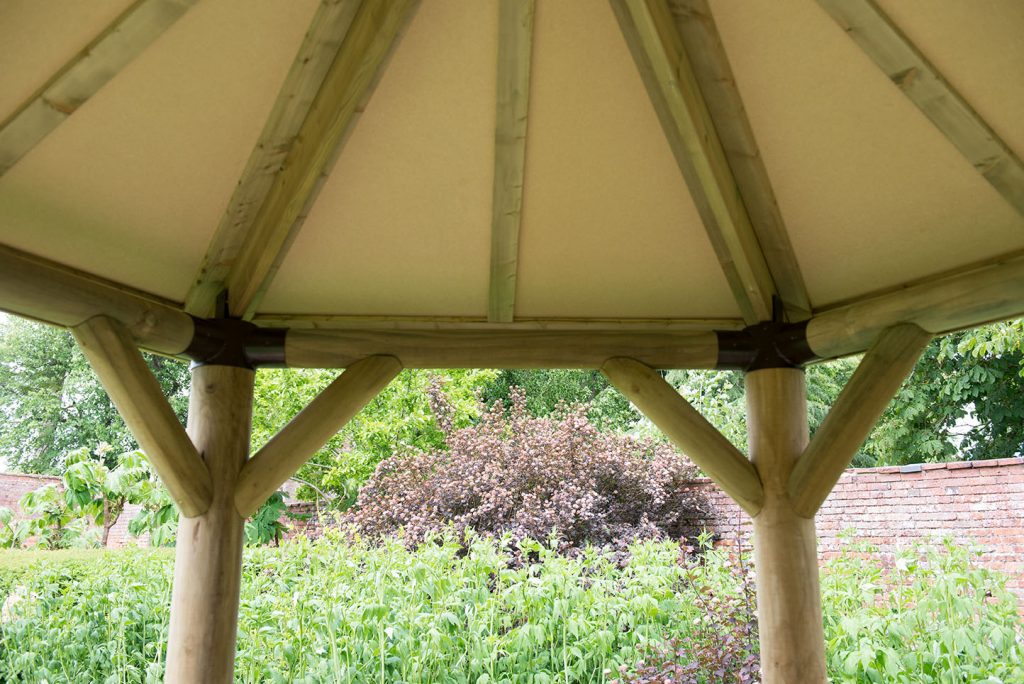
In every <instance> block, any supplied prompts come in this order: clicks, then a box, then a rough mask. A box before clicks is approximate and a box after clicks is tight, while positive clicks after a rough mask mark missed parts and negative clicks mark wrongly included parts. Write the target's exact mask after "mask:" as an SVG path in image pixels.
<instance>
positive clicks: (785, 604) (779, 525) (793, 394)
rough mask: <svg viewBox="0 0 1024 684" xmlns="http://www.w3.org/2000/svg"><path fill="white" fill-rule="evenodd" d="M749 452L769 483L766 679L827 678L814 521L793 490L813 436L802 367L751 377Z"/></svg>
mask: <svg viewBox="0 0 1024 684" xmlns="http://www.w3.org/2000/svg"><path fill="white" fill-rule="evenodd" d="M746 394H747V425H748V430H749V446H750V458H751V460H752V461H753V463H754V465H755V467H756V468H757V470H758V473H759V474H760V477H761V482H762V485H763V487H764V503H763V506H762V507H761V510H760V511H759V512H758V513H757V515H756V516H754V519H753V520H754V559H755V561H754V562H755V568H756V569H757V618H758V630H759V633H760V639H761V669H762V673H763V676H764V679H763V681H764V684H819V683H823V682H826V681H827V679H826V676H825V636H824V631H823V628H822V615H821V593H820V589H819V585H818V554H817V540H816V538H815V531H814V519H813V518H806V517H802V516H800V515H798V514H797V513H796V511H795V510H794V508H793V505H792V503H791V501H790V498H789V495H788V493H787V483H788V481H789V476H790V472H791V471H792V469H793V466H794V464H795V463H796V461H797V459H798V458H799V457H800V455H801V454H802V453H803V451H804V449H805V447H806V446H807V442H808V428H807V392H806V389H805V384H804V372H803V370H802V369H799V368H765V369H761V370H755V371H750V372H749V373H747V376H746Z"/></svg>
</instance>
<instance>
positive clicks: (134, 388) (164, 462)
mask: <svg viewBox="0 0 1024 684" xmlns="http://www.w3.org/2000/svg"><path fill="white" fill-rule="evenodd" d="M72 332H73V333H74V335H75V340H76V341H77V342H78V346H79V347H81V349H82V353H83V354H85V358H87V359H88V360H89V365H90V366H92V369H93V370H94V371H95V372H96V375H97V376H98V377H99V379H100V382H102V383H103V387H104V388H105V389H106V390H107V394H109V395H110V399H111V400H112V401H113V402H114V405H115V406H116V407H117V411H118V413H120V414H121V417H122V418H124V422H125V423H126V424H127V425H128V427H129V428H130V429H131V431H132V434H133V435H135V439H137V440H138V442H139V445H141V446H142V449H143V451H145V452H146V456H147V458H149V462H150V463H152V464H153V468H154V470H156V473H157V475H159V476H160V480H161V481H162V482H163V483H164V485H165V486H166V487H167V491H169V492H170V494H171V498H172V499H174V501H175V503H177V504H178V508H179V509H180V510H181V513H182V515H184V516H186V517H189V518H192V517H195V516H197V515H202V514H203V513H204V512H206V509H207V508H209V506H210V501H211V497H212V495H213V494H212V492H213V489H212V485H211V482H210V473H209V471H208V470H207V467H206V464H205V463H204V462H203V459H202V457H201V456H200V455H199V454H198V453H197V452H196V449H195V447H194V446H193V445H192V440H190V439H189V436H188V434H187V433H186V432H185V428H184V427H182V425H181V423H179V422H178V417H177V416H176V415H174V411H173V410H171V405H170V404H168V403H167V399H166V398H165V397H164V395H163V392H162V391H161V390H160V385H159V383H157V381H156V378H155V377H153V374H152V373H150V372H149V367H148V366H146V362H145V360H144V359H143V358H142V354H140V353H139V350H138V349H136V347H135V341H134V340H133V339H132V336H131V334H130V333H129V332H128V330H127V329H126V328H125V327H124V326H123V325H121V324H120V323H118V322H117V321H115V320H114V319H112V318H107V317H106V316H97V317H95V318H90V319H89V320H87V321H85V322H84V323H82V324H80V325H78V326H76V327H74V328H73V329H72Z"/></svg>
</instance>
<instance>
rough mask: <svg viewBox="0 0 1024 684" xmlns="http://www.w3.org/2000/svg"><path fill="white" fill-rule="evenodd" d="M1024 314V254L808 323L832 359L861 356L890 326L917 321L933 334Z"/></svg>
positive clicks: (812, 337) (810, 334)
mask: <svg viewBox="0 0 1024 684" xmlns="http://www.w3.org/2000/svg"><path fill="white" fill-rule="evenodd" d="M1022 315H1024V254H1022V253H1020V252H1017V253H1015V254H1011V255H1007V256H1006V257H1002V258H999V259H994V260H992V261H990V262H988V263H986V264H984V265H979V266H978V267H976V268H972V269H970V270H967V271H964V272H961V273H955V274H952V275H946V276H942V277H939V278H936V279H933V280H925V281H922V282H919V283H917V284H914V285H911V286H908V287H906V288H903V289H900V290H895V291H892V292H887V293H885V294H881V295H878V296H875V297H867V298H864V299H861V300H858V301H855V302H853V303H850V304H845V305H843V306H839V307H836V308H834V309H830V310H826V311H823V312H821V313H819V314H817V315H816V316H815V317H814V318H812V319H811V320H810V321H809V322H808V324H807V343H808V345H810V348H811V349H812V350H813V351H814V353H815V354H817V355H818V356H820V357H822V358H826V359H831V358H835V357H838V356H846V355H848V354H858V353H860V352H862V351H864V350H865V349H867V348H868V346H870V345H871V343H872V342H874V340H875V339H877V338H878V336H879V335H880V334H881V332H882V331H883V330H885V329H886V328H889V327H892V326H894V325H896V324H898V323H914V324H915V325H917V326H918V327H920V328H921V329H923V330H925V331H926V332H929V333H931V334H933V335H938V334H941V333H945V332H950V331H952V330H961V329H963V328H970V327H974V326H977V325H982V324H984V323H990V322H992V321H1000V320H1005V319H1007V318H1014V317H1017V316H1022Z"/></svg>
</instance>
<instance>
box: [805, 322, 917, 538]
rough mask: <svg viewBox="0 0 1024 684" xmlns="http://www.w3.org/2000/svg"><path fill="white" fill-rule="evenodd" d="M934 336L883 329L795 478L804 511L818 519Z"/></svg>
mask: <svg viewBox="0 0 1024 684" xmlns="http://www.w3.org/2000/svg"><path fill="white" fill-rule="evenodd" d="M931 339H932V336H931V335H930V334H929V333H927V332H925V331H924V330H922V329H921V328H919V327H917V326H916V325H913V324H910V323H904V324H901V325H896V326H893V327H892V328H888V329H886V330H885V331H883V332H882V334H881V335H879V337H878V340H877V341H876V342H875V343H874V344H873V345H872V346H871V348H870V349H868V352H867V354H865V355H864V358H863V360H861V362H860V365H859V366H858V367H857V370H856V371H855V372H854V374H853V376H852V377H851V378H850V380H849V382H847V383H846V387H844V388H843V391H842V392H841V393H840V394H839V397H838V398H837V399H836V402H835V404H834V405H833V406H832V410H830V411H829V413H828V415H827V416H825V420H824V421H822V423H821V425H820V426H819V427H818V430H817V432H815V433H814V437H813V439H811V442H810V444H808V445H807V448H806V449H805V450H804V453H803V454H802V455H801V456H800V458H799V459H798V460H797V462H796V465H795V466H794V467H793V472H792V473H791V474H790V476H789V483H788V485H787V489H788V491H789V500H790V501H791V502H792V505H793V510H795V511H796V512H797V514H798V515H801V516H803V517H805V518H813V517H814V514H815V513H817V511H818V509H819V508H820V507H821V504H822V503H823V502H824V501H825V499H826V498H827V497H828V495H829V492H831V491H832V488H833V487H834V486H835V484H836V482H838V481H839V477H840V476H841V475H842V474H843V470H844V469H845V468H846V467H847V466H849V464H850V460H851V459H852V458H853V457H854V455H855V454H856V453H857V449H859V448H860V446H861V444H863V443H864V440H866V439H867V438H868V435H870V434H871V430H873V429H874V427H875V423H877V421H878V419H879V417H880V416H881V415H882V412H883V411H885V407H886V406H888V405H889V403H890V402H891V401H892V399H893V397H895V396H896V392H897V391H898V390H899V388H900V386H901V385H902V384H903V381H904V380H906V379H907V377H909V376H910V373H911V372H912V371H913V370H914V365H915V364H916V363H917V360H918V358H919V357H920V356H921V352H922V351H924V348H925V347H926V346H927V345H928V342H929V341H930V340H931Z"/></svg>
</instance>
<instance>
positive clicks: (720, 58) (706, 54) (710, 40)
mask: <svg viewBox="0 0 1024 684" xmlns="http://www.w3.org/2000/svg"><path fill="white" fill-rule="evenodd" d="M669 7H670V9H671V11H672V16H673V18H674V19H675V24H676V27H677V28H678V29H679V35H680V38H681V39H682V44H683V47H684V49H685V50H686V55H687V57H688V58H689V61H690V66H691V68H692V69H693V74H694V76H695V77H696V79H697V85H698V86H699V87H700V92H701V94H702V95H703V96H704V102H705V104H706V105H707V108H708V113H709V114H710V115H711V119H712V121H714V124H715V131H716V132H717V133H718V137H719V139H720V140H721V142H722V149H723V150H724V151H725V157H726V160H727V161H728V162H729V169H730V170H731V171H732V175H733V178H734V179H735V181H736V187H737V188H739V191H740V197H741V198H742V199H743V206H744V207H746V210H747V213H748V215H749V217H750V223H751V226H753V229H754V233H755V234H756V235H757V241H758V244H760V246H761V251H762V253H763V254H764V259H765V262H766V264H767V266H768V270H769V271H770V272H771V276H772V280H773V281H774V283H775V286H776V289H777V290H778V294H779V297H780V298H781V299H782V303H783V305H784V307H785V312H786V320H788V321H790V322H795V321H802V320H804V319H806V318H808V317H809V316H810V313H811V300H810V297H809V296H808V294H807V286H806V285H805V284H804V278H803V275H802V274H801V272H800V265H799V263H798V262H797V258H796V253H795V252H794V251H793V245H792V243H791V242H790V240H789V233H788V232H787V230H786V224H785V222H784V221H783V217H782V213H781V212H780V211H779V204H778V202H777V201H776V199H775V191H774V190H773V189H772V184H771V180H770V179H769V177H768V170H767V169H766V168H765V165H764V159H763V158H762V157H761V151H760V149H759V148H758V146H757V140H756V139H755V138H754V131H753V129H752V128H751V126H750V121H749V119H748V118H747V112H746V110H745V109H744V107H743V99H742V98H741V97H740V92H739V89H738V88H737V87H736V78H735V77H734V76H733V72H732V67H731V66H730V65H729V58H728V56H727V55H726V53H725V47H724V46H723V45H722V38H721V36H720V35H719V33H718V28H717V27H716V26H715V20H714V16H713V15H712V13H711V8H710V7H709V5H708V1H707V0H669Z"/></svg>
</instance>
